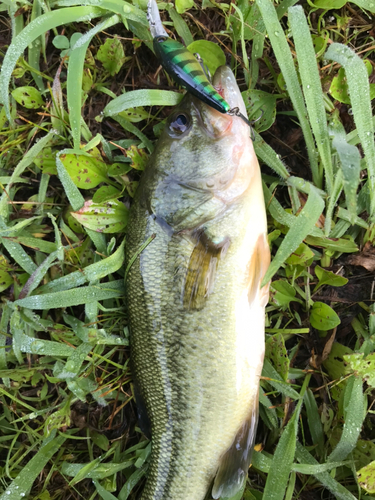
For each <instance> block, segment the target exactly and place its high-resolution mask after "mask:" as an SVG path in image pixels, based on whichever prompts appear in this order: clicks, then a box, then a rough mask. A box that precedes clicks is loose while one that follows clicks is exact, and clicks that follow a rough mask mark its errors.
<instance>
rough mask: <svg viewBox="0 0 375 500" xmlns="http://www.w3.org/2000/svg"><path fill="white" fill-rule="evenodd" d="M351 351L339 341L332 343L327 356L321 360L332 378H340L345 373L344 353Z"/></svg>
mask: <svg viewBox="0 0 375 500" xmlns="http://www.w3.org/2000/svg"><path fill="white" fill-rule="evenodd" d="M352 352H353V351H352V350H351V349H350V347H346V346H344V345H342V344H340V343H339V342H334V343H333V344H332V348H331V352H330V353H329V355H328V358H327V359H326V360H325V361H324V362H323V366H324V368H325V369H326V370H327V371H328V374H329V376H330V377H331V379H332V380H335V379H340V378H341V377H343V376H344V375H346V374H347V369H346V363H345V362H344V356H345V354H351V353H352Z"/></svg>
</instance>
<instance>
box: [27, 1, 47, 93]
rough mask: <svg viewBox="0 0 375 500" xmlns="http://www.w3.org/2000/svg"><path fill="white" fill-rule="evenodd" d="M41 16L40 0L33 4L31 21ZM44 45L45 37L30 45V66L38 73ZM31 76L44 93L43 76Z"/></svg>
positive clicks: (36, 74) (33, 74)
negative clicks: (41, 50)
mask: <svg viewBox="0 0 375 500" xmlns="http://www.w3.org/2000/svg"><path fill="white" fill-rule="evenodd" d="M41 14H42V8H41V3H40V1H39V0H35V1H34V2H33V8H32V11H31V21H34V19H37V18H38V17H39V16H40V15H41ZM42 43H43V37H38V38H36V39H35V40H34V41H33V43H32V44H31V45H29V49H28V62H29V64H30V66H32V67H33V68H34V69H36V70H37V71H38V72H39V71H40V67H39V59H40V49H41V47H42ZM31 76H32V77H33V79H34V82H35V83H36V85H37V87H38V89H39V90H40V91H41V92H43V91H44V89H45V87H44V82H43V78H42V76H41V75H40V74H38V73H34V72H32V73H31Z"/></svg>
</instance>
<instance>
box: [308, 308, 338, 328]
mask: <svg viewBox="0 0 375 500" xmlns="http://www.w3.org/2000/svg"><path fill="white" fill-rule="evenodd" d="M310 323H311V326H313V327H314V328H316V329H317V330H323V331H326V330H331V329H332V328H334V327H335V326H337V325H339V324H340V323H341V321H340V318H339V317H338V316H337V314H336V313H335V311H334V310H333V309H332V307H330V306H328V305H327V304H324V302H314V305H313V306H312V308H311V311H310Z"/></svg>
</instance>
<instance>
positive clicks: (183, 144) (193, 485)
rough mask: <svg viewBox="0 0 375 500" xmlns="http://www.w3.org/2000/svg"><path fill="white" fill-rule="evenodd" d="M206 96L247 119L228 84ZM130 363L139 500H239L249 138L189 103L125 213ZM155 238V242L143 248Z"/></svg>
mask: <svg viewBox="0 0 375 500" xmlns="http://www.w3.org/2000/svg"><path fill="white" fill-rule="evenodd" d="M213 84H214V85H215V88H217V89H219V90H220V92H221V93H222V95H223V97H224V99H225V100H226V101H227V102H228V103H229V104H230V105H231V106H232V107H235V106H238V107H239V108H240V110H241V112H242V113H245V114H246V109H245V105H244V102H243V100H242V97H241V94H240V91H239V89H238V86H237V84H236V81H235V78H234V75H233V73H232V72H231V70H230V69H229V68H228V67H225V66H223V67H221V68H219V69H218V70H217V72H216V74H215V76H214V79H213ZM128 228H129V229H128V235H127V257H126V259H127V262H128V263H129V262H130V259H132V257H133V256H134V255H136V254H137V252H138V251H139V249H140V248H141V247H142V245H144V243H145V242H147V240H148V241H150V243H149V244H148V245H147V246H146V247H145V248H144V249H143V251H142V252H141V253H139V255H138V256H137V258H136V259H135V261H134V263H133V264H132V265H131V267H130V269H129V272H128V275H127V279H126V289H127V303H128V312H129V320H130V335H131V357H132V364H133V370H134V377H135V382H136V386H137V387H138V391H137V399H138V401H137V403H138V405H139V408H140V410H141V411H140V413H143V411H142V408H144V407H145V408H146V413H147V416H145V415H143V417H142V419H143V420H144V425H145V420H147V419H148V420H149V423H150V426H151V436H152V452H151V464H150V468H149V473H148V479H147V482H146V486H145V488H144V491H143V495H142V499H143V500H161V499H162V500H203V499H204V498H205V495H206V493H207V492H208V491H209V488H210V486H211V485H212V484H213V488H212V496H213V498H215V499H217V498H220V497H228V496H232V495H234V494H235V493H236V492H237V491H238V490H239V489H240V488H241V486H242V485H243V482H244V480H245V479H246V475H247V470H248V467H249V464H250V458H251V451H252V447H253V443H254V438H255V431H256V426H257V419H258V391H259V377H260V374H261V370H262V365H263V356H264V307H265V305H266V303H267V299H268V286H265V287H263V288H260V283H261V280H262V277H263V276H264V274H265V272H266V270H267V268H268V265H269V260H270V253H269V247H268V243H267V222H266V215H265V208H264V200H263V192H262V185H261V176H260V169H259V165H258V161H257V159H256V156H255V153H254V149H253V145H252V141H251V139H250V137H249V128H248V126H247V124H246V123H244V122H243V121H242V120H241V119H240V118H238V117H236V116H229V115H225V114H221V113H220V112H218V111H216V110H215V109H213V108H211V107H209V106H208V105H207V104H205V103H203V102H202V101H200V100H198V99H197V98H195V97H193V96H191V95H186V96H185V97H184V99H183V100H182V101H181V104H180V105H179V106H178V107H177V108H176V109H175V111H174V112H173V114H172V115H171V116H170V118H169V120H168V122H167V125H166V127H165V130H164V132H163V134H162V136H161V137H160V139H159V141H158V143H157V146H156V148H155V151H154V153H153V154H152V155H151V157H150V161H149V164H148V167H147V168H146V169H145V172H144V174H143V176H142V179H141V182H140V185H139V189H138V192H137V194H136V197H135V200H134V204H133V206H132V209H131V213H130V220H129V225H128ZM151 237H153V239H152V241H151Z"/></svg>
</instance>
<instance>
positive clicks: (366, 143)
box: [325, 43, 375, 219]
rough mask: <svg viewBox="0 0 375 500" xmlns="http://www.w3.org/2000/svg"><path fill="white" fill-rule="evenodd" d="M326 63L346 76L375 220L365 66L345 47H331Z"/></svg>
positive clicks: (374, 159)
mask: <svg viewBox="0 0 375 500" xmlns="http://www.w3.org/2000/svg"><path fill="white" fill-rule="evenodd" d="M325 58H326V59H330V60H333V61H336V62H338V63H339V64H341V66H343V67H344V68H345V75H346V79H347V84H348V88H349V95H350V101H351V104H352V110H353V118H354V122H355V124H356V127H357V131H358V136H359V138H360V140H361V145H362V148H363V152H364V153H365V160H366V164H367V174H368V178H369V181H370V186H371V189H370V197H371V214H370V216H371V218H372V219H374V218H375V143H374V125H373V122H372V111H371V101H370V85H369V81H368V73H367V69H366V66H365V63H364V62H363V61H362V59H361V58H360V57H359V56H357V54H356V53H355V52H354V51H353V50H351V49H350V48H349V47H347V46H345V45H341V44H339V43H333V44H332V45H331V46H330V47H329V49H328V50H327V52H326V54H325Z"/></svg>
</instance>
